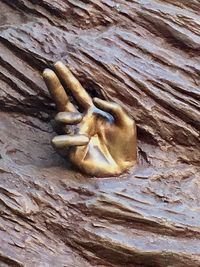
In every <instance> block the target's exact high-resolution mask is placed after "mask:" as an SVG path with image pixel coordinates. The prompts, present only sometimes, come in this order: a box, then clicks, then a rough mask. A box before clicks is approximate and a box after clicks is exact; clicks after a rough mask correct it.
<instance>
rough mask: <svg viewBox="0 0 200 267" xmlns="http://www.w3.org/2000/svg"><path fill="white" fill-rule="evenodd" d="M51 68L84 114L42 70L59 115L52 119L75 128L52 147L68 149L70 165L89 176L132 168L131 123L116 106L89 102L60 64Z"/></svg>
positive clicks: (50, 73)
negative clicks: (80, 111)
mask: <svg viewBox="0 0 200 267" xmlns="http://www.w3.org/2000/svg"><path fill="white" fill-rule="evenodd" d="M55 68H56V70H57V72H58V74H59V76H60V77H61V78H62V79H63V80H64V82H65V83H66V84H67V86H68V88H69V89H71V91H72V93H73V95H74V97H75V98H76V100H77V101H78V102H79V103H80V104H81V105H82V106H83V107H84V109H85V112H84V114H80V113H79V112H78V111H77V109H76V108H75V107H74V105H73V104H72V103H71V102H70V101H69V99H68V97H67V94H66V93H65V91H64V88H63V87H62V85H61V83H60V82H59V80H58V78H57V76H56V74H55V73H54V72H53V71H51V70H48V69H47V70H45V71H44V74H43V76H44V79H45V82H46V84H47V87H48V89H49V91H50V93H51V95H52V97H53V98H54V100H55V102H56V104H57V107H58V109H59V111H60V112H59V113H58V114H57V116H56V118H55V119H56V120H57V121H58V122H60V123H63V124H67V125H71V124H74V125H76V128H75V130H74V132H73V134H72V133H71V134H70V135H60V136H56V137H55V138H53V140H52V142H53V144H54V146H55V147H56V148H58V149H59V148H61V149H62V148H64V147H69V152H68V156H69V158H70V160H71V162H73V163H74V164H75V165H76V166H77V167H79V169H80V170H82V171H83V172H85V173H87V174H90V175H95V176H108V175H117V174H120V173H122V172H123V171H124V170H126V169H128V168H130V167H131V166H133V165H134V164H135V163H136V127H135V122H134V121H133V120H132V119H131V118H130V117H129V116H128V115H127V114H126V112H125V111H124V110H123V109H122V108H121V107H120V106H119V105H118V104H115V103H112V102H106V101H104V100H101V99H97V98H95V99H93V100H92V99H91V98H90V96H89V95H88V94H87V92H86V91H85V90H84V89H83V87H82V86H81V85H80V83H79V82H78V81H77V80H76V79H75V77H74V76H73V75H72V73H71V72H70V71H69V70H68V69H67V68H66V67H65V66H64V65H63V64H62V63H61V62H57V63H56V64H55ZM69 127H70V126H69Z"/></svg>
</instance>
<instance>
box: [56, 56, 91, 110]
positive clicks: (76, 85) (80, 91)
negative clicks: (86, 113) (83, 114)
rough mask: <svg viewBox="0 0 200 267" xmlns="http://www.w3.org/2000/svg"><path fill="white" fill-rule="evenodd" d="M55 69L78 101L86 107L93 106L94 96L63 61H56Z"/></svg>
mask: <svg viewBox="0 0 200 267" xmlns="http://www.w3.org/2000/svg"><path fill="white" fill-rule="evenodd" d="M54 66H55V69H56V71H57V72H58V74H59V75H60V77H61V78H62V79H63V81H64V82H65V83H66V85H67V87H68V88H69V89H70V90H71V91H72V94H73V95H74V97H75V98H76V100H77V102H78V103H79V104H80V105H81V106H82V107H83V108H85V109H88V108H90V107H91V106H93V102H92V98H91V97H90V96H89V94H88V93H87V92H86V90H85V89H84V88H83V86H82V85H81V84H80V82H79V81H78V80H77V79H76V78H75V77H74V75H73V74H72V73H71V71H70V70H69V69H68V68H67V67H66V66H65V65H64V64H63V63H62V62H61V61H58V62H56V63H55V65H54Z"/></svg>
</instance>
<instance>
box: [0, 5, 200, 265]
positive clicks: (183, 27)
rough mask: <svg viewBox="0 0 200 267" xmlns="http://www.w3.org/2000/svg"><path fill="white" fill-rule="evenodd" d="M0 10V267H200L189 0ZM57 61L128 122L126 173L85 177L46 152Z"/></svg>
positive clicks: (199, 124) (196, 71) (198, 47)
mask: <svg viewBox="0 0 200 267" xmlns="http://www.w3.org/2000/svg"><path fill="white" fill-rule="evenodd" d="M0 9H1V15H0V110H1V112H0V125H1V128H0V129H1V130H0V156H1V159H0V177H1V179H0V207H1V216H0V266H2V267H3V266H41V267H45V266H57V267H61V266H67V267H70V266H73V267H79V266H80V267H84V266H154V267H156V266H159V267H160V266H162V267H167V266H168V267H169V266H184V267H185V266H193V267H195V266H200V211H199V205H200V198H199V195H200V183H199V179H200V168H199V166H200V136H199V135H200V134H199V133H200V105H199V103H200V89H199V86H200V65H199V62H200V61H199V60H200V28H199V25H200V18H199V15H200V2H199V1H196V0H188V1H181V0H173V1H172V0H167V1H162V0H152V1H142V0H139V1H134V0H133V1H125V0H118V1H116V0H115V1H113V0H102V1H97V0H87V1H85V0H79V1H77V0H76V1H75V0H54V1H50V0H41V1H38V0H0ZM56 60H63V61H64V62H65V63H66V64H68V65H69V66H70V68H71V70H72V71H73V72H74V74H76V76H77V77H78V78H79V80H80V81H81V82H82V84H83V85H84V86H85V88H86V89H87V90H88V92H90V94H91V95H92V96H99V97H101V98H105V99H108V100H112V101H116V102H118V103H120V104H121V105H123V106H124V108H125V109H126V110H127V111H128V112H130V114H131V115H132V117H133V118H134V119H135V120H136V123H137V125H138V139H139V140H138V154H139V163H138V166H137V167H136V168H133V169H132V170H130V171H129V172H128V173H126V174H123V175H122V176H121V177H117V178H114V177H110V178H107V179H103V178H102V179H96V178H88V177H86V176H83V175H81V174H80V173H79V172H77V171H76V170H73V169H72V168H71V167H70V166H69V164H68V163H67V162H66V161H65V160H64V159H62V158H61V157H60V156H58V155H57V154H56V153H55V151H54V150H53V149H52V148H51V145H50V140H51V138H52V136H54V135H55V133H54V132H53V128H52V125H51V123H50V119H51V118H52V117H53V115H54V113H55V106H54V104H53V103H52V100H51V99H50V97H49V94H48V92H47V89H46V86H45V84H44V82H43V80H42V78H41V72H42V70H43V69H44V68H45V67H47V66H48V67H51V66H52V64H53V63H54V62H55V61H56Z"/></svg>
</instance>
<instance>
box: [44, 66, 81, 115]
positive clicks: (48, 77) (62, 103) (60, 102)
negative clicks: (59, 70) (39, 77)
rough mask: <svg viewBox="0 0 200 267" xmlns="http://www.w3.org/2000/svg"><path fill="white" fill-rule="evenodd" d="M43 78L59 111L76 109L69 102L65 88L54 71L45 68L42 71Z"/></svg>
mask: <svg viewBox="0 0 200 267" xmlns="http://www.w3.org/2000/svg"><path fill="white" fill-rule="evenodd" d="M43 78H44V81H45V83H46V85H47V88H48V90H49V92H50V94H51V96H52V98H53V100H54V101H55V103H56V106H57V108H58V110H59V111H70V112H74V111H77V110H76V108H75V107H74V105H73V104H72V103H71V102H70V100H69V98H68V96H67V94H66V92H65V89H64V88H63V86H62V84H61V83H60V81H59V79H58V77H57V76H56V74H55V72H54V71H52V70H50V69H45V70H44V72H43Z"/></svg>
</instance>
